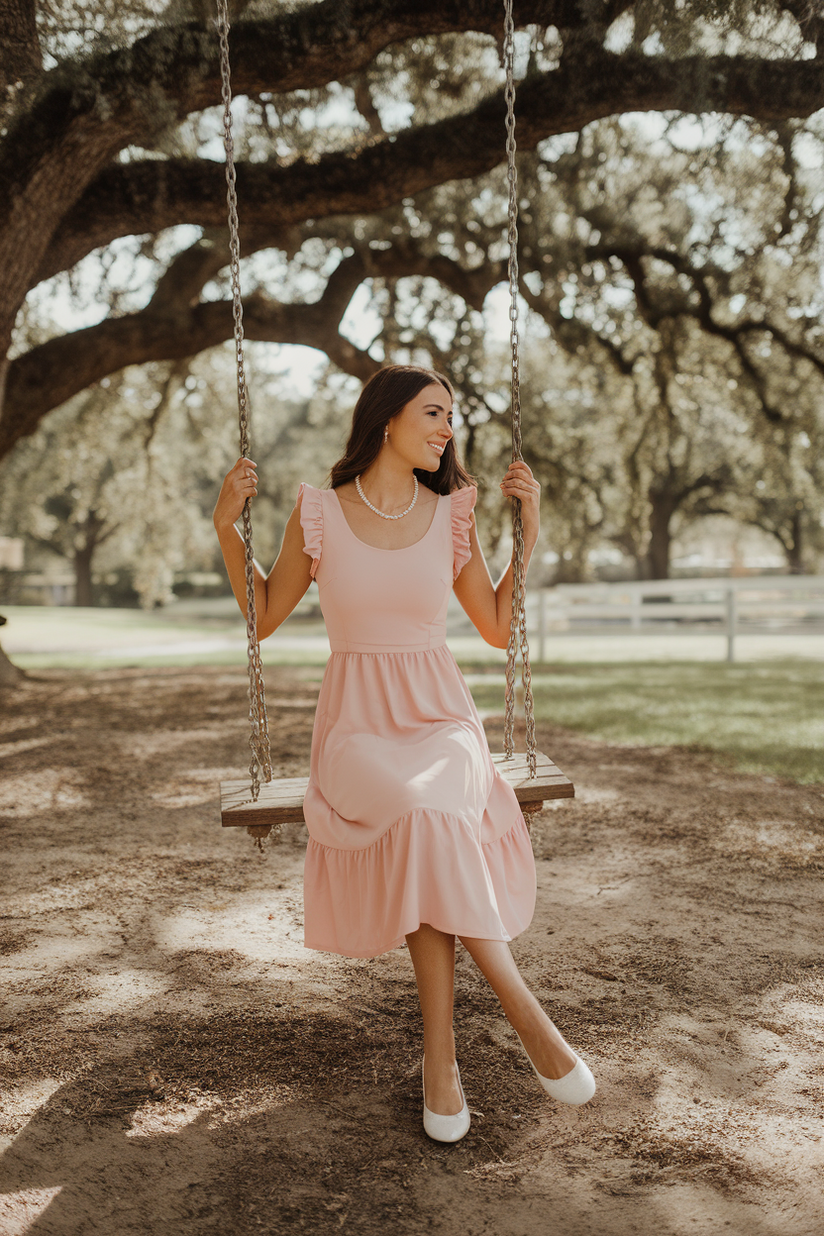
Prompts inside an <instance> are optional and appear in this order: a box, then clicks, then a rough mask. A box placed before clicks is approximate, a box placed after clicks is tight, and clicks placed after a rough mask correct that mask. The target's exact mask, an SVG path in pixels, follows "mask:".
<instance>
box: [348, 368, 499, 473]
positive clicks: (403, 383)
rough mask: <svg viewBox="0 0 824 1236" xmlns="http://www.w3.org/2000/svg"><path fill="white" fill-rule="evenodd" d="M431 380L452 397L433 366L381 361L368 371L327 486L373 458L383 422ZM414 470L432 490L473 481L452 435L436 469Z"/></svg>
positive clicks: (380, 441)
mask: <svg viewBox="0 0 824 1236" xmlns="http://www.w3.org/2000/svg"><path fill="white" fill-rule="evenodd" d="M433 382H439V383H440V385H441V386H443V387H444V389H445V390H447V391H448V392H449V397H450V399H454V398H455V392H454V391H453V389H452V385H451V383H450V381H449V379H448V378H445V377H444V375H443V374H442V373H437V372H436V371H435V370H434V369H424V368H422V367H421V366H419V365H385V366H384V368H383V369H379V370H378V372H377V373H375V374H373V375H372V377H371V378H370V379H369V381H368V382H367V383H366V385H365V386H364V388H363V390H362V391H361V393H360V397H359V398H358V402H357V403H356V404H355V411H354V412H353V413H352V429H351V432H350V434H349V441H348V442H347V443H346V450H345V452H344V454H343V456H342V457H341V458H340V459H339V460H338V462H337V463H336V464H335V465H334V466H333V467H332V470H331V472H330V473H329V488H330V489H337V488H338V486H339V485H345V484H346V482H347V481H353V480H354V479H355V477H356V476H358V475H359V474H360V473H361V472H365V471H366V469H367V468H368V467H369V465H370V464H372V463H374V462H375V460H376V459H377V457H378V454H379V452H380V449H381V447H382V446H383V434H384V429H385V428H386V425H387V423H388V422H389V421H391V419H392V417H393V416H397V414H398V413H399V412H400V411H401V410H402V409H403V408H405V407H406V405H407V404H408V403H409V401H410V400H411V399H414V398H415V396H416V395H419V394H420V392H421V391H422V390H423V389H424V387H427V386H431V385H432V384H433ZM414 471H415V476H416V477H417V478H418V480H419V481H420V482H421V484H422V485H426V486H427V488H428V489H432V490H434V492H435V493H436V494H451V493H452V491H453V489H463V488H464V487H465V486H466V485H474V484H475V482H474V480H473V479H472V477H471V476H470V475H469V473H468V472H467V471H466V469H465V468H464V466H463V465H462V463H461V461H460V460H459V459H458V453H457V451H456V450H455V439H454V438H450V439H449V441H448V442H447V444H446V446H445V447H444V452H443V455H441V462H440V465H439V467H438V470H437V472H427V471H426V470H425V469H423V468H415V470H414Z"/></svg>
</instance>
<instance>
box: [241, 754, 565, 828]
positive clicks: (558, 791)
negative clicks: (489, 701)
mask: <svg viewBox="0 0 824 1236" xmlns="http://www.w3.org/2000/svg"><path fill="white" fill-rule="evenodd" d="M536 755H537V770H536V771H537V776H535V777H532V778H531V777H530V776H529V768H528V766H527V757H526V754H525V752H522V751H518V752H516V753H515V754H514V755H513V756H512V757H511V758H510V759H506V757H505V756H504V755H503V753H501V752H495V753H493V755H492V762H493V764H494V765H495V766H496V768H497V769H498V771H499V772H500V773H501V774H502V776H504V777H505V778H506V780H507V781H508V782H509V784H510V785H511V786H512V788H513V790H514V791H515V794H516V795H517V798H518V802H519V803H520V805H521V810H522V811H523V812H524V813H525V814H526V813H527V812H528V813H530V814H531V813H532V812H535V811H540V809H541V807H542V806H543V804H544V803H545V802H547V801H548V800H549V799H551V798H574V797H575V787H574V785H573V784H572V782H571V781H570V780H569V778H568V777H565V776H564V774H563V773H562V772H561V770H560V769H559V768H557V767H556V766H555V764H553V763H552V760H551V759H550V758H549V757H548V756H546V755H544V754H543V753H542V752H540V751H538V752H536ZM308 784H309V778H308V777H284V778H281V779H280V780H278V781H264V782H263V784H262V785H261V787H260V797H259V798H258V800H257V802H256V803H255V802H252V800H251V795H250V791H249V782H248V781H222V782H221V785H220V818H221V822H222V824H223V827H224V828H241V827H242V828H246V827H249V826H250V825H252V826H260V825H273V826H276V825H278V824H303V823H305V820H304V816H303V798H304V795H305V793H306V787H307V785H308Z"/></svg>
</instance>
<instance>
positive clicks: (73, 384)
mask: <svg viewBox="0 0 824 1236" xmlns="http://www.w3.org/2000/svg"><path fill="white" fill-rule="evenodd" d="M223 256H224V255H223V254H222V252H221V250H220V249H218V251H217V256H216V257H215V255H214V253H213V252H212V250H211V249H209V248H202V247H200V246H199V245H198V246H194V247H193V250H187V251H186V252H185V253H183V254H181V255H180V257H179V258H178V259H176V261H175V263H173V267H179V268H180V274H181V278H180V280H179V281H178V280H177V279H176V278H175V272H174V270H170V271H168V272H167V274H166V275H164V277H163V278H162V279H161V280H160V282H159V283H158V288H157V291H156V293H155V295H154V297H153V298H152V300H151V301H150V303H149V305H148V306H147V307H146V308H145V309H144V310H142V311H141V312H139V313H134V314H127V315H125V316H123V317H121V318H107V319H105V320H104V321H103V322H100V323H98V324H97V325H96V326H91V327H88V328H86V329H85V330H82V331H75V332H74V333H72V334H69V335H60V336H58V337H56V338H54V339H50V340H48V342H46V343H44V344H41V345H40V346H39V347H36V348H32V349H31V350H30V351H29V352H27V353H25V354H24V355H23V356H20V357H18V358H17V359H16V360H14V361H12V362H11V365H10V372H9V376H8V380H7V383H6V406H5V409H4V414H3V417H2V419H0V458H2V457H3V456H4V455H5V454H7V453H8V452H9V451H10V450H11V449H12V447H13V446H14V444H15V442H17V441H19V439H20V438H21V437H25V436H26V435H28V434H31V433H33V432H34V430H35V429H36V428H37V426H38V424H39V423H40V421H41V420H42V418H43V417H44V416H45V415H46V413H47V412H48V411H50V410H51V408H54V407H57V406H58V405H59V404H61V403H64V402H65V401H66V400H67V399H69V398H71V396H72V395H75V394H77V393H78V392H79V391H81V390H85V389H86V388H87V387H88V386H90V385H91V384H92V383H94V382H98V381H99V380H100V379H101V378H103V377H105V376H106V375H107V374H109V373H114V372H116V371H117V370H120V369H123V368H125V366H127V365H139V364H145V363H146V362H147V361H153V360H154V361H161V360H180V359H182V358H184V357H187V356H194V355H196V354H197V353H198V352H202V351H203V350H204V349H205V348H209V347H214V346H215V345H217V344H219V343H222V342H223V341H224V340H225V339H230V338H231V337H232V331H233V321H232V306H231V304H230V302H229V301H209V302H205V303H202V304H194V305H193V304H192V303H191V302H192V300H193V299H194V298H195V297H196V295H197V293H198V292H199V285H202V283H203V282H205V280H206V279H208V278H210V277H212V275H213V274H214V273H216V270H217V269H220V266H221V265H223ZM201 259H202V264H201ZM416 274H417V275H427V276H429V277H431V278H434V279H438V280H439V281H440V282H441V283H443V284H444V285H445V286H447V287H449V288H450V290H452V291H454V292H457V293H458V295H460V296H462V297H463V299H464V300H465V301H466V302H467V304H469V305H472V306H473V307H474V308H476V309H480V308H482V307H483V302H484V299H485V297H486V295H487V293H488V292H489V290H490V289H491V288H493V287H494V286H495V284H496V283H498V282H499V281H500V280H501V279H502V278H504V276H505V267H504V264H503V262H487V263H485V264H484V265H483V266H482V267H480V268H477V269H474V270H465V269H464V268H463V267H461V266H459V265H458V263H457V262H454V261H452V260H451V259H449V258H445V257H443V256H442V255H441V254H426V253H424V252H421V251H420V250H419V249H417V248H416V247H415V246H414V245H413V244H412V243H410V242H401V243H399V244H397V245H394V246H393V247H392V248H390V249H382V250H381V249H376V250H372V249H365V250H363V251H357V252H355V253H354V254H352V255H350V256H349V257H346V258H344V259H343V260H342V261H341V262H340V264H339V265H338V267H337V268H336V269H335V270H334V271H333V272H332V274H331V275H330V276H329V279H328V281H327V285H326V288H325V290H324V292H323V295H322V296H321V297H320V299H319V300H317V301H314V302H312V303H310V304H295V305H290V304H285V305H284V304H278V303H277V302H274V301H270V300H269V299H268V298H267V297H265V296H263V295H262V294H260V293H256V294H255V295H253V296H250V297H248V298H247V299H246V300H245V301H244V318H243V320H244V327H245V332H246V337H247V338H248V339H251V340H265V341H266V342H270V343H301V344H305V345H306V346H308V347H316V348H318V349H319V350H320V351H323V352H325V353H326V355H327V356H328V357H329V359H330V360H331V361H332V362H333V363H334V364H335V365H337V367H338V368H339V369H341V370H342V371H343V372H344V373H350V374H352V375H353V376H354V377H357V378H359V379H360V380H361V381H366V379H367V378H369V377H371V376H372V374H373V373H374V372H375V370H376V369H378V368H379V367H380V363H379V362H378V361H376V360H373V359H372V357H371V356H369V354H368V353H367V352H364V351H363V350H362V349H360V348H357V347H356V346H355V345H354V344H353V343H350V342H349V340H348V339H346V338H345V337H344V336H343V335H341V333H340V330H339V327H340V322H341V319H342V318H343V315H344V314H345V313H346V310H347V308H348V306H349V302H350V301H351V299H352V297H353V295H354V294H355V291H356V289H357V288H358V286H359V285H360V284H361V283H362V282H363V280H364V279H366V278H370V277H384V278H386V277H400V276H408V275H416Z"/></svg>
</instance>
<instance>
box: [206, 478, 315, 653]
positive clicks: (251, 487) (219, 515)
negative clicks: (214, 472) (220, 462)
mask: <svg viewBox="0 0 824 1236" xmlns="http://www.w3.org/2000/svg"><path fill="white" fill-rule="evenodd" d="M256 493H257V476H256V472H255V464H253V463H252V461H251V460H250V459H239V460H238V461H237V463H236V464H235V465H234V467H233V468H232V469H231V470H230V471H229V472H228V473H227V474H226V477H225V479H224V481H223V485H222V486H221V490H220V495H219V497H218V500H217V504H216V506H215V512H214V524H215V529H216V531H217V535H218V540H219V542H220V548H221V551H222V553H223V561H224V562H225V563H226V570H227V572H228V574H229V582H230V583H231V585H232V591H233V592H234V594H235V599H236V601H237V603H238V605H239V606H240V611H241V613H242V614H243V615H244V617H245V616H246V559H245V550H244V544H243V536H242V535H241V533H240V531H239V530H238V529H237V528H236V527H235V524H236V521H237V520H238V519H239V518H240V515H241V513H242V511H243V504H244V502H245V501H246V499H247V497H248V498H253V497H254V496H255V494H256ZM311 566H312V563H311V559H310V558H309V557H308V555H307V554H306V553H304V549H303V529H302V528H301V525H300V507H298V506H296V507H295V509H294V510H293V511H292V514H291V515H290V516H289V519H288V520H287V523H286V530H285V531H284V534H283V542H282V544H281V547H280V553H279V554H278V556H277V558H276V560H275V564H274V566H273V567H272V569H271V571H270V572H269V574H268V575H264V573H263V570H262V568H261V567H260V565H259V564H258V563H257V562H255V609H256V612H257V633H258V639H266V637H267V635H271V634H272V632H273V631H276V630H277V628H278V627H279V626H280V624H281V623H282V622H283V621H284V619H285V618H288V617H289V615H290V614H291V612H292V610H293V609H294V608H295V606H296V605H297V603H298V601H299V600H300V599H301V597H302V596H303V595H304V594H305V592H306V590H307V588H308V587H309V585H310V583H311V582H312V577H311V574H310V572H311Z"/></svg>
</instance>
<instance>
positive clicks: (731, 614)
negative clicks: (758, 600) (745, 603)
mask: <svg viewBox="0 0 824 1236" xmlns="http://www.w3.org/2000/svg"><path fill="white" fill-rule="evenodd" d="M737 599H738V594H737V592H736V590H735V588H728V589H727V660H728V661H730V662H732V661H734V660H735V623H736V618H737V612H736V611H737V605H736V601H737Z"/></svg>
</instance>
